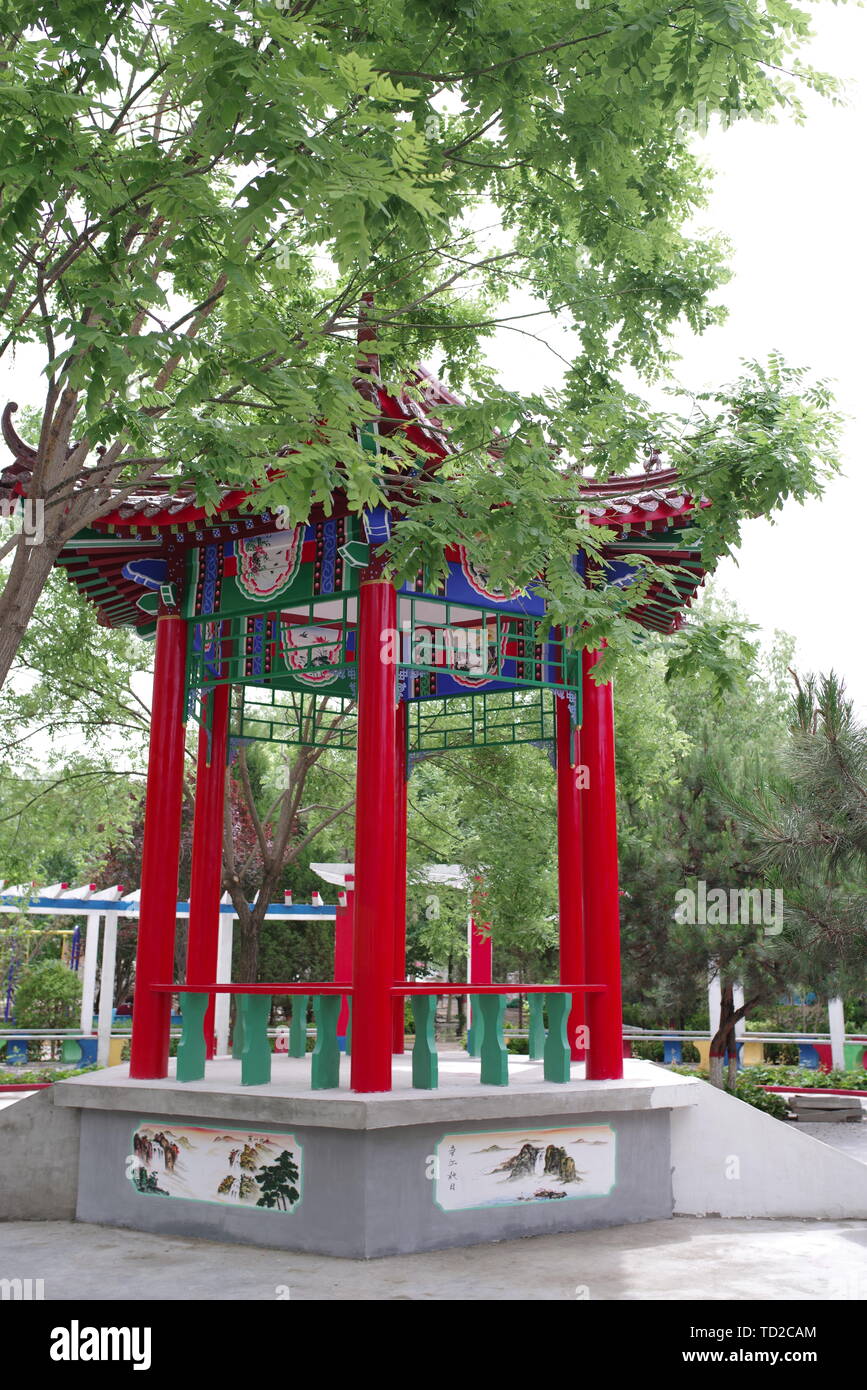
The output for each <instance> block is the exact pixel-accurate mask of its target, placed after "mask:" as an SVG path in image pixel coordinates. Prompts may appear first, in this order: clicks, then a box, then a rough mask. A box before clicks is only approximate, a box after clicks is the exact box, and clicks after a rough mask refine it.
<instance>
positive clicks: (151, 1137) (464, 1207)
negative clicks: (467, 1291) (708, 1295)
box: [52, 1054, 699, 1258]
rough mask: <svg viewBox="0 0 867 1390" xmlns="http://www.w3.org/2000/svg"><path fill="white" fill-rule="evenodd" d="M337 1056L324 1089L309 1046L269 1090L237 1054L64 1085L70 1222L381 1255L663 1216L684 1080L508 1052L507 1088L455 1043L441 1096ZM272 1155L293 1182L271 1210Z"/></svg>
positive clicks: (60, 1088) (398, 1066)
mask: <svg viewBox="0 0 867 1390" xmlns="http://www.w3.org/2000/svg"><path fill="white" fill-rule="evenodd" d="M342 1065H343V1071H344V1077H343V1080H344V1085H343V1086H342V1087H341V1088H340V1089H335V1090H329V1091H319V1092H313V1091H311V1090H310V1062H309V1058H306V1059H293V1058H286V1057H279V1058H275V1059H274V1064H273V1070H272V1078H273V1079H272V1081H271V1083H270V1084H269V1085H267V1086H255V1087H252V1086H246V1087H245V1086H243V1085H242V1084H241V1078H240V1063H239V1062H237V1061H233V1060H232V1059H231V1058H223V1059H220V1060H217V1061H216V1062H214V1063H213V1064H211V1065H209V1067H208V1074H207V1077H206V1078H205V1079H203V1080H201V1081H197V1082H186V1083H179V1082H178V1081H177V1080H176V1079H175V1078H174V1076H169V1077H167V1078H166V1079H164V1080H160V1081H130V1079H129V1076H128V1069H127V1067H126V1066H123V1067H115V1068H110V1069H107V1070H106V1071H103V1072H94V1073H89V1074H87V1075H85V1076H80V1077H74V1078H71V1079H70V1080H69V1081H65V1082H61V1083H58V1084H57V1085H56V1086H55V1087H54V1088H53V1091H52V1099H53V1105H54V1110H55V1114H57V1115H60V1114H66V1115H73V1114H74V1115H76V1116H77V1117H78V1120H79V1125H80V1141H79V1153H80V1158H79V1169H78V1179H77V1193H76V1200H75V1213H76V1217H77V1219H78V1220H79V1221H88V1222H99V1223H105V1224H107V1225H114V1226H126V1227H132V1228H135V1229H139V1230H149V1231H152V1232H157V1233H160V1234H167V1235H168V1234H172V1235H189V1236H204V1237H207V1238H210V1239H217V1240H230V1241H238V1242H243V1243H248V1244H256V1245H263V1246H278V1247H281V1248H284V1249H287V1250H295V1251H298V1250H307V1251H316V1252H318V1253H325V1254H331V1255H340V1256H343V1257H349V1258H352V1257H362V1258H374V1257H378V1256H382V1255H387V1254H395V1253H402V1252H415V1251H418V1250H426V1249H437V1248H440V1247H445V1246H453V1245H471V1244H476V1243H478V1242H480V1241H491V1240H502V1239H508V1238H511V1237H515V1236H526V1235H535V1234H539V1233H548V1232H554V1231H574V1230H580V1229H586V1228H590V1227H595V1226H605V1225H620V1224H622V1223H624V1222H630V1221H645V1220H653V1219H656V1218H660V1217H668V1216H670V1215H671V1214H672V1210H673V1206H672V1183H671V1147H670V1135H669V1115H670V1113H671V1111H672V1110H673V1109H674V1108H675V1107H682V1106H688V1105H690V1104H691V1103H692V1102H693V1100H694V1099H695V1098H696V1097H697V1094H698V1090H699V1088H698V1086H697V1083H696V1082H694V1081H693V1080H692V1079H691V1078H687V1077H681V1076H672V1075H671V1074H670V1073H668V1072H665V1071H663V1070H662V1069H661V1068H657V1067H654V1066H652V1065H651V1064H648V1063H646V1062H630V1063H629V1064H628V1071H627V1074H626V1076H625V1077H624V1078H623V1080H622V1081H615V1082H600V1081H587V1080H585V1079H584V1077H583V1075H582V1072H583V1068H578V1067H576V1076H575V1079H574V1080H571V1081H570V1082H569V1083H567V1084H565V1085H556V1084H554V1083H550V1082H546V1081H545V1080H544V1077H543V1072H542V1066H541V1064H540V1063H531V1062H529V1061H527V1060H524V1059H521V1058H518V1059H515V1060H514V1063H513V1064H511V1065H510V1078H509V1085H508V1086H507V1087H503V1086H488V1085H485V1086H482V1085H481V1084H480V1082H479V1069H480V1064H479V1062H478V1060H476V1059H473V1058H467V1057H466V1056H464V1057H461V1056H456V1055H455V1054H451V1055H448V1056H444V1057H443V1058H442V1060H441V1072H440V1082H441V1085H440V1088H439V1089H438V1090H436V1091H418V1090H415V1089H414V1088H413V1086H412V1076H411V1063H410V1059H409V1058H408V1057H407V1058H405V1059H399V1060H398V1061H397V1062H396V1063H395V1067H394V1079H395V1089H394V1090H393V1091H391V1092H382V1093H376V1094H372V1095H364V1096H360V1095H354V1094H353V1093H352V1092H351V1091H349V1089H348V1085H347V1083H348V1073H349V1064H348V1059H344V1061H343V1064H342ZM281 1154H282V1155H283V1157H280V1155H281ZM239 1155H240V1158H239ZM276 1163H283V1164H284V1172H286V1173H288V1172H290V1171H294V1177H292V1178H291V1179H287V1181H286V1182H285V1184H284V1188H283V1192H284V1199H281V1200H282V1205H281V1201H276V1200H275V1202H274V1203H273V1204H271V1205H270V1206H268V1207H267V1208H266V1209H263V1201H264V1197H263V1199H262V1201H260V1200H259V1198H260V1194H261V1193H264V1189H263V1188H262V1187H257V1186H256V1184H257V1183H258V1182H259V1174H262V1175H263V1179H262V1180H263V1181H265V1180H266V1179H265V1174H266V1170H267V1172H268V1173H270V1174H271V1178H270V1179H269V1181H272V1182H276V1178H275V1176H274V1175H275V1173H276V1168H275V1164H276ZM244 1164H246V1165H247V1167H246V1171H245V1169H244V1167H243V1165H244ZM142 1169H146V1170H147V1171H146V1174H145V1178H142V1177H141V1170H142ZM254 1174H255V1175H256V1176H255V1177H254V1176H253V1175H254ZM139 1183H142V1184H145V1183H146V1185H141V1186H138V1185H137V1184H139ZM166 1198H168V1199H169V1200H166Z"/></svg>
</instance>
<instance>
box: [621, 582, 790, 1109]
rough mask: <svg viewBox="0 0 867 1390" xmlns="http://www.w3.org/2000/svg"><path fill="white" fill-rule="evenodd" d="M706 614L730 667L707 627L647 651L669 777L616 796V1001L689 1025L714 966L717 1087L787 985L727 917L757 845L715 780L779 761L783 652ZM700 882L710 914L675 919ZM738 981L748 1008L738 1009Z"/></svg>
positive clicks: (708, 609) (752, 878) (776, 952)
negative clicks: (738, 1037) (646, 790)
mask: <svg viewBox="0 0 867 1390" xmlns="http://www.w3.org/2000/svg"><path fill="white" fill-rule="evenodd" d="M703 609H704V610H705V617H704V624H703V626H704V630H705V631H707V630H708V629H710V628H712V627H716V628H717V639H718V641H717V646H718V647H719V649H721V650H722V651H723V652H725V651H726V649H727V652H728V661H727V664H725V665H723V666H721V667H718V668H717V666H716V664H714V666H713V667H712V668H711V669H707V667H706V664H705V662H704V659H703V653H704V650H705V648H706V643H705V641H704V639H703V637H702V629H698V631H697V632H688V633H687V634H686V635H685V636H683V637H681V638H679V639H676V641H675V642H674V643H668V644H662V643H654V644H653V645H654V647H655V650H656V654H657V655H656V660H657V663H661V666H659V665H658V669H660V670H661V671H662V672H665V673H666V674H667V675H668V677H669V679H668V680H667V681H664V683H662V685H661V690H662V691H663V692H664V698H665V702H666V704H667V705H668V707H669V718H671V717H673V720H674V726H675V730H676V740H675V743H674V748H675V756H674V759H673V763H672V765H671V773H672V775H671V777H670V780H669V781H668V783H667V785H660V786H659V787H658V788H657V794H656V795H655V796H652V797H649V798H646V799H645V801H644V802H643V804H636V803H635V801H634V800H633V796H631V795H628V794H627V795H626V796H624V790H625V788H624V786H623V784H621V787H620V792H621V802H620V805H621V837H620V848H621V882H622V885H623V887H624V888H625V889H626V896H625V897H624V898H623V899H622V918H623V947H624V995H625V997H626V998H627V999H629V1000H631V1001H632V1002H633V1003H634V1004H637V1005H640V1006H641V1008H642V1010H643V1011H644V1013H645V1016H646V1017H647V1019H648V1021H650V1022H652V1023H653V1024H654V1025H656V1026H658V1024H659V1022H665V1021H667V1022H670V1023H671V1025H672V1026H673V1027H679V1028H683V1027H686V1026H689V1025H688V1020H689V1019H690V1017H691V1016H693V1015H695V1014H696V1013H698V1014H701V1013H702V1012H703V1011H704V1008H705V1000H706V998H707V982H708V972H709V969H711V970H715V971H716V973H717V974H718V977H719V980H720V985H721V994H722V1003H721V1017H720V1019H719V1020H716V1019H711V1020H710V1027H711V1035H712V1036H711V1049H710V1072H711V1080H712V1081H713V1082H714V1083H715V1084H717V1085H721V1084H722V1079H723V1078H722V1071H723V1059H724V1056H725V1053H726V1052H727V1051H729V1055H730V1057H733V1056H734V1038H733V1032H734V1026H735V1024H736V1023H737V1022H738V1020H739V1019H740V1018H742V1017H744V1016H746V1014H748V1013H749V1012H750V1011H754V1010H755V1008H756V1007H757V1005H758V1004H759V1003H760V1002H761V1003H767V1002H770V1001H772V1000H773V999H774V998H776V997H777V996H778V995H779V994H780V993H782V992H783V991H784V990H785V988H786V987H787V986H789V985H790V984H792V983H793V979H792V977H791V975H790V973H789V971H790V969H791V962H790V960H789V959H788V958H787V956H786V955H784V953H783V952H782V951H781V948H780V944H779V937H778V936H777V935H776V934H775V935H773V936H772V935H769V934H768V933H767V932H766V931H765V929H764V924H762V923H761V922H757V921H756V918H755V915H754V914H753V913H752V911H750V913H749V914H748V920H747V921H742V920H740V914H736V915H735V916H734V917H733V915H732V914H731V913H730V912H729V911H728V904H729V903H730V902H731V901H732V899H731V894H732V893H735V894H739V893H741V892H742V891H748V890H753V889H754V888H755V885H756V877H757V874H756V865H755V862H754V852H755V848H756V842H755V838H754V836H752V835H750V834H749V832H748V830H747V829H746V827H744V826H743V825H742V823H741V822H739V821H738V819H737V818H736V817H735V816H733V815H732V813H731V811H730V810H729V809H728V808H727V807H726V806H725V805H723V804H722V803H721V802H720V799H719V796H718V786H719V783H720V780H721V778H725V779H728V780H729V781H730V782H731V783H732V784H734V785H736V786H741V785H744V784H749V782H750V781H751V779H753V778H755V776H756V775H757V769H758V768H760V767H765V768H769V767H772V766H773V765H774V763H775V760H776V759H777V758H778V756H779V753H780V749H781V747H782V745H783V743H784V741H785V737H786V723H785V712H786V704H787V690H786V680H787V677H786V664H787V662H788V660H790V657H791V643H790V642H789V641H788V640H787V639H783V638H778V641H777V644H776V646H775V648H773V649H772V650H771V651H770V652H769V653H768V654H767V655H763V654H762V653H761V652H760V650H759V649H758V647H757V646H756V644H755V643H754V642H753V641H751V640H750V630H749V626H748V625H747V624H746V623H745V622H744V621H743V619H742V618H741V617H740V616H739V615H738V614H737V612H736V611H735V610H733V609H732V608H731V607H730V606H728V605H726V604H724V603H720V602H719V601H718V600H714V599H713V598H711V599H710V601H708V600H705V603H704V604H703ZM696 648H697V650H696ZM650 736H651V735H650V731H649V730H647V729H645V738H647V737H650ZM657 736H658V737H661V738H662V739H663V740H664V741H669V740H670V738H671V734H670V726H669V727H668V728H666V726H665V725H664V724H663V725H661V726H658V730H657ZM621 749H623V750H625V751H626V753H627V756H628V755H629V754H628V749H629V740H628V739H625V738H623V737H621V738H620V739H619V742H618V759H620V750H621ZM633 795H634V794H633ZM702 885H704V891H705V893H706V895H707V901H708V902H709V903H710V904H711V907H710V908H708V910H707V911H706V912H704V911H702V910H699V911H697V912H696V913H691V914H686V913H681V912H680V907H681V906H682V904H683V901H684V899H683V896H682V895H684V894H687V893H695V894H696V895H697V896H698V897H699V899H700V900H701V893H702ZM766 886H767V885H766V884H762V887H763V888H765V887H766ZM719 892H724V893H725V895H726V904H727V906H726V911H725V912H723V911H720V910H719V901H720V900H719V899H718V898H717V899H716V900H714V899H713V898H711V896H710V895H711V894H712V893H719ZM734 901H736V903H737V904H740V902H741V901H742V900H741V899H740V898H737V899H736V900H734ZM743 901H746V900H743ZM744 915H746V914H744ZM739 983H740V984H743V986H744V992H745V1003H744V1006H743V1007H742V1008H738V1009H737V1010H736V1009H735V1007H734V994H733V991H734V986H735V985H736V984H739ZM636 1021H638V1020H637V1019H636Z"/></svg>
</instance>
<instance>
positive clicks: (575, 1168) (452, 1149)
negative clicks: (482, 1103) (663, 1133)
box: [435, 1125, 616, 1211]
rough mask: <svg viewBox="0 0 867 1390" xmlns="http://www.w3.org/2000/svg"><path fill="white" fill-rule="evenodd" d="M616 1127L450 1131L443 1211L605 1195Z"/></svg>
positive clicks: (441, 1157)
mask: <svg viewBox="0 0 867 1390" xmlns="http://www.w3.org/2000/svg"><path fill="white" fill-rule="evenodd" d="M615 1150H616V1142H615V1134H614V1130H613V1129H612V1128H611V1126H610V1125H582V1126H581V1127H570V1128H568V1129H530V1130H514V1129H507V1130H501V1131H496V1132H495V1131H492V1130H487V1131H484V1132H482V1133H476V1134H446V1135H444V1136H443V1138H442V1139H441V1140H440V1142H439V1144H438V1145H437V1149H436V1158H437V1164H436V1169H435V1201H436V1202H437V1204H438V1205H439V1206H440V1207H441V1208H442V1209H443V1211H461V1210H466V1209H467V1208H469V1207H499V1206H512V1205H514V1204H516V1203H518V1202H559V1201H566V1200H568V1199H569V1198H570V1197H604V1196H606V1195H607V1194H608V1193H609V1192H611V1190H612V1189H613V1187H614V1183H615Z"/></svg>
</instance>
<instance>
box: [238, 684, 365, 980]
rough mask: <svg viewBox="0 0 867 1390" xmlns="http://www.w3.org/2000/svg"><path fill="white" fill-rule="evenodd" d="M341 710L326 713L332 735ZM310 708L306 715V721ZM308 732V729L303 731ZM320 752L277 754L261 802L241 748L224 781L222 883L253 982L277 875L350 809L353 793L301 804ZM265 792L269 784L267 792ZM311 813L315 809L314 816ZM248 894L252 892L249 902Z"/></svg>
mask: <svg viewBox="0 0 867 1390" xmlns="http://www.w3.org/2000/svg"><path fill="white" fill-rule="evenodd" d="M290 698H291V697H290ZM348 714H349V711H348V710H347V711H344V712H343V713H342V714H340V715H337V714H335V715H333V716H332V717H331V719H330V720H329V721H328V723H327V724H326V734H325V738H326V740H327V739H328V737H329V733H330V732H333V733H335V734H336V732H337V729H338V728H339V727H340V725H341V724H342V723H343V722H345V720H346V718H347V717H348ZM313 717H314V715H313V713H310V714H309V715H307V716H306V718H307V719H308V721H311V720H312V719H313ZM305 732H306V736H307V737H311V736H312V729H311V728H308V729H307V730H306V731H304V730H302V733H305ZM326 750H327V742H325V743H324V744H323V745H318V746H313V745H311V744H309V743H308V744H304V743H302V744H300V745H299V746H297V747H296V748H293V750H292V751H291V752H288V751H286V752H282V751H281V753H280V754H279V755H278V769H277V776H278V782H279V785H278V787H277V790H276V794H273V795H267V796H266V801H267V802H268V803H269V804H267V806H266V807H263V804H262V793H263V791H264V790H265V789H264V788H263V787H262V785H261V784H260V786H259V787H258V788H257V787H256V786H255V785H254V778H253V777H252V776H251V767H250V763H251V758H252V757H255V755H251V753H250V752H249V751H248V748H247V747H246V745H243V744H242V745H241V747H240V749H239V751H238V754H237V757H236V759H235V763H234V768H233V774H234V775H232V774H230V775H229V777H228V782H227V796H226V801H225V824H224V830H223V886H224V889H225V891H226V892H228V894H229V896H230V898H231V899H232V904H233V906H234V908H235V911H236V913H237V914H238V924H239V928H240V931H239V936H240V959H239V966H238V969H239V978H240V979H242V980H251V981H253V980H256V979H257V977H258V971H259V948H260V940H261V932H262V924H263V922H264V920H265V913H266V911H267V909H268V905H269V903H271V902H273V900H274V893H275V890H276V889H277V886H278V884H279V883H280V882H281V881H282V879H283V877H284V875H285V874H286V873H287V871H288V870H289V869H290V868H291V866H292V865H293V864H294V863H296V861H298V860H299V859H300V858H301V857H302V856H303V854H304V852H305V850H307V848H308V846H309V845H310V844H311V843H312V841H313V840H314V839H315V838H316V837H317V836H318V835H320V834H321V833H322V831H323V830H325V829H326V827H328V826H329V825H331V824H332V822H334V821H335V820H337V819H338V817H340V816H345V815H348V814H350V813H351V811H352V808H353V805H354V797H352V796H350V797H349V798H346V799H341V798H340V797H338V798H337V799H338V801H339V804H338V805H337V806H334V805H325V804H322V803H320V802H318V801H313V802H311V803H309V804H305V788H306V786H307V783H308V778H309V777H310V773H311V771H312V770H313V769H314V768H315V767H316V766H317V764H318V763H319V762H320V761H321V759H322V757H323V755H324V754H325V752H326ZM272 791H273V789H272ZM314 813H315V814H314ZM248 895H250V896H253V897H254V901H253V904H252V906H251V905H250V902H249V898H248Z"/></svg>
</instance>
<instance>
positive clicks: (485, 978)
mask: <svg viewBox="0 0 867 1390" xmlns="http://www.w3.org/2000/svg"><path fill="white" fill-rule="evenodd" d="M483 925H484V926H486V927H488V928H489V929H490V925H491V924H490V922H485V923H483ZM469 935H470V959H469V962H468V969H467V982H468V983H469V984H471V985H490V984H492V983H493V979H494V976H493V973H492V972H493V968H494V966H493V959H494V938H493V937H492V936H491V935H490V930H489V931H488V935H487V936H483V935H482V933H481V932H480V930H479V925H478V923H477V922H476V919H475V917H470V933H469Z"/></svg>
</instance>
